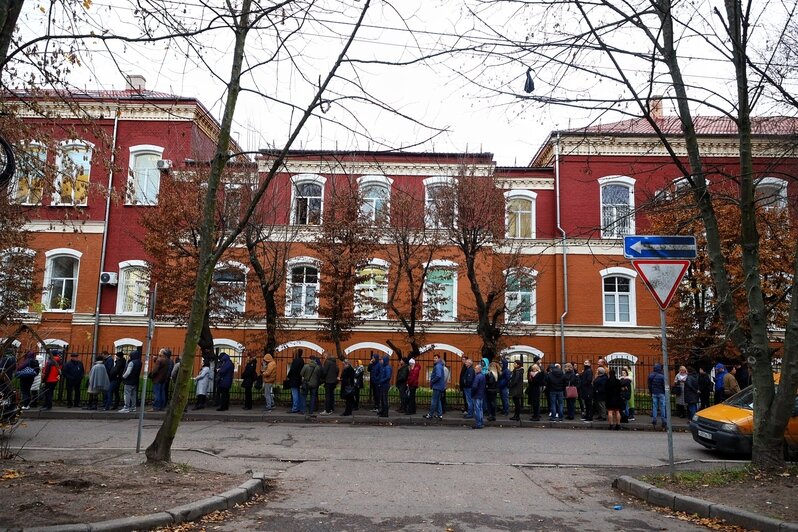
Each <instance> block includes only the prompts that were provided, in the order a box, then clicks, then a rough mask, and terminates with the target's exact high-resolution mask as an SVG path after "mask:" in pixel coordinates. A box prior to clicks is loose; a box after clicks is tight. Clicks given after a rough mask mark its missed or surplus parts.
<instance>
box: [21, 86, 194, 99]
mask: <svg viewBox="0 0 798 532" xmlns="http://www.w3.org/2000/svg"><path fill="white" fill-rule="evenodd" d="M13 94H14V96H16V97H17V98H31V97H37V98H42V97H44V98H46V97H52V98H64V97H69V98H70V99H75V100H96V101H105V100H113V101H118V100H137V101H138V100H170V101H185V102H194V101H196V98H189V97H186V96H177V95H175V94H169V93H167V92H158V91H150V90H130V89H128V90H81V89H70V90H53V89H42V90H36V91H27V90H24V91H13Z"/></svg>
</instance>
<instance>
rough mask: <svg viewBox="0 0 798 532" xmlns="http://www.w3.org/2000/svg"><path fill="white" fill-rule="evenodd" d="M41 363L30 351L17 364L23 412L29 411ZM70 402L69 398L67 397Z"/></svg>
mask: <svg viewBox="0 0 798 532" xmlns="http://www.w3.org/2000/svg"><path fill="white" fill-rule="evenodd" d="M40 371H41V370H40V368H39V361H38V360H36V353H34V352H33V351H28V352H27V353H25V356H24V357H23V358H22V360H20V362H19V364H17V372H16V376H17V378H18V379H19V391H20V393H21V394H22V410H28V409H29V408H30V403H31V386H33V381H34V379H35V378H36V376H37V375H38V374H39V372H40ZM67 400H69V396H67Z"/></svg>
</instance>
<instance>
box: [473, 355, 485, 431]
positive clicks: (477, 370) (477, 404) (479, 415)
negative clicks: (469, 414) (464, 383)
mask: <svg viewBox="0 0 798 532" xmlns="http://www.w3.org/2000/svg"><path fill="white" fill-rule="evenodd" d="M471 402H472V404H473V406H474V426H473V427H471V428H472V429H481V428H482V427H484V426H485V424H484V422H483V410H482V409H483V406H482V404H483V403H484V402H485V374H484V373H482V364H481V363H480V362H476V363H474V381H473V382H472V383H471Z"/></svg>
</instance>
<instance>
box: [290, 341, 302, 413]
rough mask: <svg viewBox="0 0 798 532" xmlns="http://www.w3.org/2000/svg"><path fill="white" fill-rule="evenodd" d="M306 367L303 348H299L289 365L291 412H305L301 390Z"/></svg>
mask: <svg viewBox="0 0 798 532" xmlns="http://www.w3.org/2000/svg"><path fill="white" fill-rule="evenodd" d="M303 367H305V361H304V360H303V359H302V350H301V349H297V350H296V352H295V353H294V358H293V360H291V365H290V366H289V367H288V374H287V375H286V379H288V387H289V388H291V413H292V414H304V413H305V405H304V396H303V395H302V394H301V393H300V392H299V389H300V388H301V387H302V368H303Z"/></svg>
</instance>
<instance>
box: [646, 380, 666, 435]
mask: <svg viewBox="0 0 798 532" xmlns="http://www.w3.org/2000/svg"><path fill="white" fill-rule="evenodd" d="M648 392H649V393H650V394H651V424H652V425H654V426H655V427H656V426H657V413H658V412H659V413H660V415H661V416H662V427H663V428H668V417H667V412H666V411H665V375H663V374H662V364H654V371H652V372H651V373H650V374H649V375H648Z"/></svg>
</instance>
